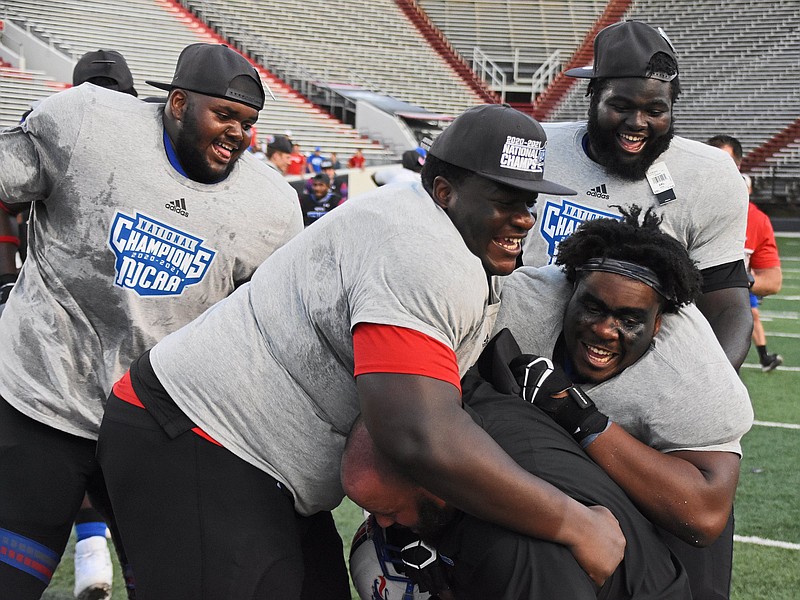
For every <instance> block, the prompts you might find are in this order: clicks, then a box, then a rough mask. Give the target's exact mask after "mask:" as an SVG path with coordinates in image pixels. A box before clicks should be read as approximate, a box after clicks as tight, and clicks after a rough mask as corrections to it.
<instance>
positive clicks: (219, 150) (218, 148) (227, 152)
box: [212, 142, 236, 162]
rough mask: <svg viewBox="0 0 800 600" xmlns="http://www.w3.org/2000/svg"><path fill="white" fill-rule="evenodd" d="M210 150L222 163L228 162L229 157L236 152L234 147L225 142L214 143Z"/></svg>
mask: <svg viewBox="0 0 800 600" xmlns="http://www.w3.org/2000/svg"><path fill="white" fill-rule="evenodd" d="M212 148H214V152H215V154H216V155H217V156H218V157H219V158H220V159H221V160H222V162H228V161H229V160H230V159H231V156H233V153H234V152H235V151H236V146H234V145H233V144H228V143H225V142H214V144H213V145H212Z"/></svg>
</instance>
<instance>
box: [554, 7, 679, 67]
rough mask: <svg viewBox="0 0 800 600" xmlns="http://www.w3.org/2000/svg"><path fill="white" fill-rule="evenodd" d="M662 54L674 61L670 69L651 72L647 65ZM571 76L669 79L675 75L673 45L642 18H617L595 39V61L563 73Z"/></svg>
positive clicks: (661, 32) (665, 36) (675, 63)
mask: <svg viewBox="0 0 800 600" xmlns="http://www.w3.org/2000/svg"><path fill="white" fill-rule="evenodd" d="M659 53H661V54H665V55H666V56H667V57H669V58H670V59H671V60H672V62H673V63H674V66H675V69H674V71H670V72H666V73H665V72H663V71H653V70H652V68H651V67H650V66H649V65H650V61H651V60H652V58H653V57H654V56H655V55H656V54H659ZM564 74H565V75H569V76H570V77H581V78H584V79H595V78H598V77H604V78H605V77H608V78H612V79H615V78H621V77H645V78H651V79H658V80H660V81H672V80H673V79H675V77H677V75H678V59H677V58H676V56H675V48H673V47H672V42H670V41H669V38H668V37H667V34H666V33H664V31H663V30H662V29H661V28H658V29H654V28H652V27H650V25H648V24H646V23H642V22H641V21H620V22H619V23H614V24H613V25H609V26H608V27H606V28H605V29H603V30H602V31H600V33H598V34H597V37H595V38H594V64H592V65H588V66H586V67H577V68H575V69H570V70H568V71H565V72H564Z"/></svg>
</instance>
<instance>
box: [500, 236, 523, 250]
mask: <svg viewBox="0 0 800 600" xmlns="http://www.w3.org/2000/svg"><path fill="white" fill-rule="evenodd" d="M494 243H495V244H497V245H498V246H500V247H501V248H505V249H507V250H512V249H517V248H519V247H520V244H521V243H522V240H520V239H519V238H507V237H506V238H497V239H496V240H494Z"/></svg>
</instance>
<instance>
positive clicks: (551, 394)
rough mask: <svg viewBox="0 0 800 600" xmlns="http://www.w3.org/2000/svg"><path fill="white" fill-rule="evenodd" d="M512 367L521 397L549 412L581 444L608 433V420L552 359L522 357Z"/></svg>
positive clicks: (532, 356) (525, 355)
mask: <svg viewBox="0 0 800 600" xmlns="http://www.w3.org/2000/svg"><path fill="white" fill-rule="evenodd" d="M509 368H510V369H511V372H512V373H513V374H514V377H515V378H516V380H517V383H518V384H519V385H520V387H521V388H522V392H521V396H522V397H523V398H524V399H525V400H527V401H528V402H530V403H531V404H534V405H536V406H538V407H539V408H541V409H542V410H543V411H544V412H546V413H547V414H548V415H549V416H550V418H552V419H553V420H554V421H555V422H556V423H558V424H559V425H561V426H562V427H563V428H564V429H566V430H567V431H568V432H569V433H570V434H571V435H572V437H574V438H575V440H576V441H577V442H578V443H581V445H585V444H584V443H583V442H584V441H585V440H586V439H587V438H589V436H591V435H594V434H599V433H602V432H603V431H605V429H606V427H607V426H608V417H607V416H605V415H604V414H603V413H601V412H600V411H598V410H597V407H596V406H595V405H594V402H592V399H591V398H589V396H587V395H586V394H585V393H584V392H583V391H582V390H581V389H580V388H578V387H576V386H574V385H573V384H572V382H571V381H570V380H569V377H567V374H566V373H564V371H563V369H561V367H559V366H557V365H554V364H553V361H551V360H550V359H549V358H545V357H543V356H535V355H533V354H521V355H520V356H518V357H516V358H515V359H514V360H512V361H511V363H510V364H509ZM592 439H593V438H592Z"/></svg>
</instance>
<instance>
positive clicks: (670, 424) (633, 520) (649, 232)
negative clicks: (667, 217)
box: [342, 206, 752, 600]
mask: <svg viewBox="0 0 800 600" xmlns="http://www.w3.org/2000/svg"><path fill="white" fill-rule="evenodd" d="M621 212H622V214H623V218H622V220H621V221H619V220H616V219H598V220H594V221H588V222H586V223H584V224H583V225H581V226H580V227H579V228H578V229H577V230H576V232H575V233H574V234H572V235H571V236H570V237H569V238H567V239H566V240H564V241H563V242H562V245H561V248H560V251H559V255H558V265H560V267H561V268H559V267H558V266H549V267H542V268H530V267H522V268H520V269H517V270H516V271H514V272H513V273H512V274H511V275H510V276H509V277H507V278H506V281H505V283H504V285H503V289H502V292H501V293H502V298H503V304H502V307H501V309H500V314H499V315H498V321H497V325H496V327H495V331H496V332H498V333H496V335H495V337H494V338H493V340H492V342H490V344H489V345H488V346H487V348H486V349H485V350H484V352H483V353H482V355H481V357H480V359H479V360H478V363H477V365H476V366H475V367H474V368H473V369H471V370H470V372H469V373H468V374H467V375H466V376H465V378H464V379H463V380H462V389H463V399H464V404H465V407H466V410H467V411H468V412H470V414H471V416H472V417H473V419H474V420H475V421H476V422H477V423H478V424H479V425H480V426H481V427H482V428H483V429H485V430H486V432H487V433H489V435H490V436H491V437H492V438H493V439H494V440H495V441H496V442H497V443H498V444H499V445H500V446H501V447H502V448H503V449H504V450H505V451H506V452H507V453H508V454H509V456H511V457H512V458H514V460H516V461H517V462H518V463H519V464H520V465H521V466H522V467H523V468H525V469H526V470H528V471H529V472H530V473H533V474H534V475H537V476H538V477H541V478H542V479H544V480H546V481H548V482H549V483H551V484H553V485H555V486H556V487H558V488H559V489H561V490H562V491H564V492H565V493H567V494H568V495H570V496H572V497H574V498H576V499H578V500H579V501H581V502H584V503H587V504H592V503H596V504H601V505H604V506H607V507H608V508H609V509H610V510H611V511H612V513H614V516H615V517H617V519H618V520H619V522H620V527H621V528H622V530H623V532H624V533H625V536H626V540H627V543H628V545H627V547H626V550H625V559H624V560H623V562H622V564H621V565H620V567H619V568H618V570H617V571H616V572H615V573H614V574H613V575H612V577H611V578H609V580H608V581H607V582H606V584H605V585H604V587H603V590H602V591H601V592H600V594H599V597H603V598H608V599H612V598H613V599H623V598H624V599H630V598H645V597H646V598H660V599H661V600H665V599H667V598H684V599H685V598H690V597H691V595H690V592H689V590H688V588H687V587H686V583H687V580H686V579H685V574H684V573H683V571H682V569H681V567H680V566H678V567H677V571H676V570H672V571H670V568H673V569H674V568H675V567H674V565H673V561H672V560H671V558H674V557H672V556H671V555H670V554H669V553H668V552H664V546H663V545H662V543H661V541H658V536H657V535H656V536H653V535H652V529H653V528H652V526H651V524H650V523H648V522H647V521H646V520H645V519H643V518H642V515H641V514H639V512H637V511H636V510H634V508H633V506H630V503H629V502H628V498H627V497H625V495H624V493H623V490H624V491H625V492H627V494H628V496H630V498H631V499H632V500H633V503H634V504H635V505H636V506H637V508H638V509H639V511H641V513H643V514H644V515H645V516H647V517H648V518H649V519H650V521H651V522H652V523H654V524H655V525H656V526H658V527H660V528H663V529H667V530H670V531H672V532H674V533H677V534H680V535H682V536H683V537H684V538H685V539H687V540H691V541H693V542H696V543H703V544H704V543H707V542H708V541H709V540H710V539H713V538H714V537H716V536H717V535H718V534H719V532H720V531H721V530H722V528H723V527H724V525H725V523H726V521H727V517H728V514H729V513H730V509H731V504H732V501H733V492H734V490H735V487H736V483H737V478H738V470H739V455H740V452H741V448H740V445H739V440H740V438H741V436H742V435H743V434H744V432H745V431H747V429H749V427H750V424H751V422H752V410H751V408H750V403H749V398H748V396H747V390H746V389H745V387H744V385H743V384H742V383H741V381H740V380H739V379H738V377H737V376H736V372H735V371H734V369H733V368H732V367H731V365H730V363H729V362H728V361H727V359H726V356H725V353H724V352H723V350H722V348H721V347H720V345H719V343H718V342H717V341H716V339H715V336H714V333H713V331H712V330H711V327H710V326H709V324H708V322H707V321H706V320H705V319H704V318H703V316H702V315H701V314H700V312H699V311H698V310H697V308H695V307H694V306H693V305H691V304H690V303H691V302H692V301H693V300H694V298H695V297H696V296H697V294H698V293H699V290H700V274H699V272H698V270H697V269H696V268H695V266H694V264H693V262H692V260H691V259H690V257H689V255H688V253H687V251H686V249H685V248H684V247H683V245H682V244H681V243H680V242H678V241H676V240H675V239H674V238H672V237H670V236H668V235H667V234H665V233H663V232H662V231H660V230H659V218H658V217H657V216H656V215H655V213H654V212H653V211H652V210H648V211H647V212H646V213H644V215H642V211H641V209H640V208H639V207H637V206H633V207H631V208H630V209H629V210H621ZM640 219H641V222H640ZM509 329H510V332H509ZM512 334H513V336H512ZM515 337H516V338H517V340H518V341H519V346H517V342H515V340H514V338H515ZM520 346H521V347H522V350H523V351H525V352H527V353H530V354H522V355H520ZM573 382H574V383H573ZM587 392H588V395H587ZM519 395H522V396H523V397H524V398H525V400H527V401H528V402H520V398H519ZM589 395H591V397H592V399H594V400H595V402H596V403H597V404H596V405H595V403H594V402H592V399H590V398H589ZM600 411H602V412H600ZM607 415H608V416H607ZM609 416H610V417H611V420H610V419H609ZM559 426H560V427H559ZM565 430H566V431H565ZM361 434H363V432H361ZM569 434H572V437H573V438H574V440H571V439H570V435H569ZM358 435H359V431H358V429H354V432H353V433H352V434H351V441H349V442H348V444H351V443H352V444H353V446H352V447H356V444H358V441H357V440H358V438H356V442H353V440H352V438H353V436H358ZM362 442H363V440H362ZM576 442H577V443H576ZM359 447H360V448H361V449H362V451H360V452H358V453H356V452H352V451H347V450H346V451H345V456H344V458H343V462H342V477H343V484H344V488H345V491H346V492H347V494H348V495H349V496H350V497H351V498H352V499H353V500H354V501H355V502H356V503H358V504H360V505H362V506H363V507H364V508H366V509H367V510H370V511H371V512H372V513H373V515H374V518H375V520H376V521H377V523H378V524H380V525H382V526H387V525H389V524H390V523H391V522H396V523H399V524H401V525H405V526H406V527H410V528H412V529H414V530H415V531H417V533H418V534H419V535H420V536H421V537H422V538H423V539H424V540H426V541H428V542H429V543H433V545H435V546H436V548H437V551H438V553H439V555H440V560H439V561H438V562H436V563H435V564H436V565H437V566H438V567H439V568H440V569H441V570H443V571H444V577H432V576H430V574H429V573H424V574H423V576H422V577H419V579H420V580H422V581H423V582H424V583H425V584H426V585H430V584H431V582H432V581H433V582H434V583H436V582H440V581H441V580H442V579H444V581H446V583H447V585H449V586H450V587H451V588H452V590H453V591H454V592H455V594H456V597H458V598H459V599H462V598H467V599H469V598H476V599H477V598H502V599H503V600H529V599H533V598H552V597H558V598H570V599H573V600H574V599H577V598H584V597H595V595H596V593H597V592H596V590H595V589H593V588H592V587H591V585H590V582H589V580H588V578H587V577H581V573H580V569H577V574H576V572H575V571H576V569H575V567H576V565H575V564H574V561H571V560H570V559H569V554H568V553H567V552H564V549H563V548H562V549H561V550H559V548H558V547H557V546H556V545H554V544H547V543H543V542H540V541H538V540H532V539H530V538H526V537H525V536H520V535H517V534H515V533H513V532H509V531H506V530H504V529H502V528H500V527H496V526H494V525H491V524H489V523H486V522H483V521H480V520H478V519H475V518H473V517H471V516H468V515H464V514H461V513H459V512H458V511H454V509H452V508H451V507H449V506H447V505H445V504H444V503H443V502H441V501H440V500H439V499H438V498H436V497H435V496H433V495H432V494H430V493H429V492H428V491H427V490H425V489H423V488H421V487H419V486H418V485H415V484H414V482H410V481H403V480H402V479H401V478H398V477H396V476H394V475H393V472H392V468H391V465H390V464H386V462H385V461H383V462H381V461H382V459H380V457H378V460H376V464H377V466H374V465H368V464H365V462H368V461H365V459H364V456H369V453H368V452H365V451H363V448H367V449H369V441H368V440H367V442H366V443H363V445H361V446H359ZM581 447H583V448H584V450H585V452H586V453H588V455H589V457H591V458H592V459H594V461H595V462H594V463H593V462H592V461H591V460H589V458H588V457H587V455H586V453H585V452H584V451H582V450H581ZM351 450H352V448H351ZM612 451H613V452H616V455H615V456H614V458H613V459H609V458H608V457H609V455H610V454H611V452H612ZM378 463H380V464H378ZM595 463H596V464H595ZM609 463H610V466H607V465H608V464H609ZM601 467H602V468H601ZM604 470H605V471H606V472H607V473H604V472H603V471H604ZM703 474H705V477H707V478H708V481H704V475H703ZM609 475H610V478H609ZM611 480H614V481H615V482H616V484H617V485H614V484H613V483H612V481H611ZM700 480H703V481H700ZM618 486H619V487H618ZM620 488H622V489H620ZM653 489H658V490H659V492H660V494H652V490H653ZM651 496H653V497H651ZM620 497H621V498H620ZM678 499H680V501H678ZM684 500H685V501H686V504H684ZM626 503H627V504H626ZM387 507H391V510H389V509H388V508H387ZM643 523H644V524H643ZM681 543H683V544H684V545H686V544H685V543H684V542H681ZM559 553H560V554H561V555H563V556H560V554H559ZM352 560H353V558H351V561H352ZM675 564H678V565H679V564H680V563H677V561H675ZM684 566H685V567H688V565H684ZM430 568H431V565H429V566H427V567H426V569H428V570H430ZM687 570H688V569H687ZM351 571H353V572H356V571H360V569H359V568H358V565H356V566H354V565H353V564H352V562H351ZM406 573H407V574H410V575H411V576H412V577H417V575H416V573H417V572H416V571H414V570H413V569H412V568H411V567H410V566H409V567H408V568H407V569H406ZM434 591H435V590H434Z"/></svg>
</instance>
